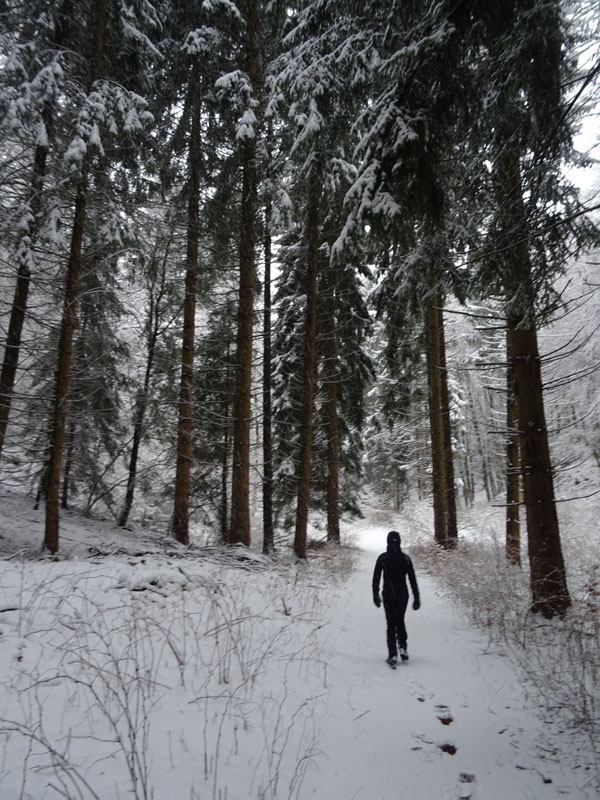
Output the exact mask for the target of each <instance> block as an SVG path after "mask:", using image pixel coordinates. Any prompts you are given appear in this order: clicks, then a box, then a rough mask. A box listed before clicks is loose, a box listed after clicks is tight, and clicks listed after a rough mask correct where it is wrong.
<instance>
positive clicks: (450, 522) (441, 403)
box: [425, 296, 457, 548]
mask: <svg viewBox="0 0 600 800" xmlns="http://www.w3.org/2000/svg"><path fill="white" fill-rule="evenodd" d="M425 349H426V354H427V385H428V397H429V425H430V435H431V463H432V482H433V519H434V538H435V541H436V543H437V544H438V545H440V546H441V547H444V548H452V547H454V546H455V545H456V541H457V527H456V495H455V489H454V466H453V459H452V445H451V435H450V409H449V402H448V380H447V370H446V347H445V341H444V326H443V316H442V309H441V308H440V306H439V303H438V299H437V298H436V297H434V296H432V297H431V298H430V299H429V300H428V302H427V305H426V308H425Z"/></svg>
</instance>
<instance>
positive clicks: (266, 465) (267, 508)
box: [263, 199, 274, 554]
mask: <svg viewBox="0 0 600 800" xmlns="http://www.w3.org/2000/svg"><path fill="white" fill-rule="evenodd" d="M264 258H265V288H264V314H263V331H264V345H263V553H266V554H269V553H272V552H273V550H274V533H273V431H272V425H273V419H272V404H271V375H272V360H273V359H272V345H271V200H270V199H269V200H267V203H266V207H265V238H264Z"/></svg>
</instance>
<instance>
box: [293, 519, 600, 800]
mask: <svg viewBox="0 0 600 800" xmlns="http://www.w3.org/2000/svg"><path fill="white" fill-rule="evenodd" d="M386 533H387V529H384V528H370V529H369V530H368V531H361V532H359V543H360V547H361V555H360V560H359V564H358V566H357V569H356V571H355V572H354V573H353V575H352V576H351V578H350V580H349V581H348V582H347V584H345V585H344V586H343V588H342V589H341V590H340V593H339V595H338V596H336V597H335V598H332V599H331V623H330V628H329V630H327V632H326V638H327V648H328V657H327V656H326V657H327V658H328V664H329V668H328V686H329V694H328V700H327V709H326V710H324V712H323V719H322V720H321V727H320V736H319V742H318V744H319V748H320V751H321V755H320V757H318V759H317V760H316V763H315V764H313V765H311V767H310V768H309V770H308V772H307V774H306V776H305V778H304V782H303V786H302V790H301V792H300V796H301V797H302V798H308V797H311V796H316V797H320V798H324V797H331V798H344V800H363V798H364V800H367V798H369V800H387V798H396V799H397V800H401V799H402V800H403V798H407V799H408V798H411V800H469V799H472V800H506V798H512V799H513V800H554V798H565V797H572V798H584V797H592V796H593V795H589V794H588V793H587V792H586V789H585V784H586V775H585V772H584V770H583V769H578V768H577V765H576V764H573V762H574V761H575V760H576V756H575V754H574V752H573V744H572V743H571V744H570V743H569V734H568V732H567V733H564V734H562V736H560V735H558V736H557V735H556V733H554V734H553V733H551V732H550V731H548V730H547V729H546V728H545V726H544V724H543V722H542V720H541V718H540V717H539V716H538V715H537V713H536V709H535V708H534V706H533V703H532V700H531V698H529V697H528V696H527V693H526V689H525V688H524V687H523V685H522V684H521V683H520V682H519V680H518V679H517V678H516V677H515V675H513V673H512V670H511V664H510V661H509V659H508V658H505V657H502V655H501V654H499V653H498V652H490V651H488V648H487V644H488V643H487V640H486V638H485V635H484V634H482V633H478V632H476V631H473V630H471V629H470V628H469V626H468V623H466V622H465V621H464V620H463V619H461V617H460V614H459V612H458V611H457V610H456V609H453V608H452V606H451V604H450V603H449V601H448V600H447V599H444V598H443V597H442V596H441V592H440V590H439V589H438V588H436V584H435V581H434V580H433V579H432V578H430V577H428V576H427V575H425V574H423V572H422V571H419V566H418V563H416V564H415V567H416V569H417V577H418V580H419V585H420V590H421V597H422V603H423V605H422V608H421V610H420V611H418V612H414V611H413V610H412V604H411V605H409V610H408V611H407V616H406V619H407V629H408V651H409V654H410V661H409V662H408V663H407V664H406V665H399V666H398V668H397V669H396V670H395V671H393V670H391V669H390V668H389V667H388V666H387V665H386V663H385V657H386V655H387V651H386V646H385V617H384V612H383V609H377V608H376V607H375V606H374V604H373V603H372V600H371V589H370V585H371V577H372V571H373V566H374V562H375V558H376V556H377V554H378V553H379V552H381V551H382V550H384V549H385V535H386ZM406 538H408V537H406ZM561 748H564V752H562V753H561ZM569 748H570V749H569ZM588 777H589V775H588ZM588 791H589V790H588Z"/></svg>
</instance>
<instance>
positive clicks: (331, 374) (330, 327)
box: [324, 262, 340, 542]
mask: <svg viewBox="0 0 600 800" xmlns="http://www.w3.org/2000/svg"><path fill="white" fill-rule="evenodd" d="M325 287H326V324H325V330H324V350H325V360H324V373H325V390H326V393H327V541H328V542H339V541H340V489H339V481H340V437H339V423H338V381H339V372H338V346H337V330H336V328H337V326H336V296H335V280H334V274H333V266H332V265H331V262H330V263H329V264H328V267H327V271H326V274H325Z"/></svg>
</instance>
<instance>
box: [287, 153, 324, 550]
mask: <svg viewBox="0 0 600 800" xmlns="http://www.w3.org/2000/svg"><path fill="white" fill-rule="evenodd" d="M320 194H321V182H320V178H319V174H318V171H317V168H316V165H315V164H313V166H312V169H311V173H310V177H309V198H308V213H307V220H306V231H307V270H306V316H305V333H304V364H303V367H302V370H303V382H304V396H303V403H302V413H301V421H300V452H299V463H298V499H297V505H296V529H295V534H294V552H295V553H296V555H297V556H298V558H304V559H305V558H306V556H307V527H308V508H309V503H310V465H311V450H312V434H313V405H314V396H315V367H316V349H317V348H316V339H317V280H318V274H319V205H320Z"/></svg>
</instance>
